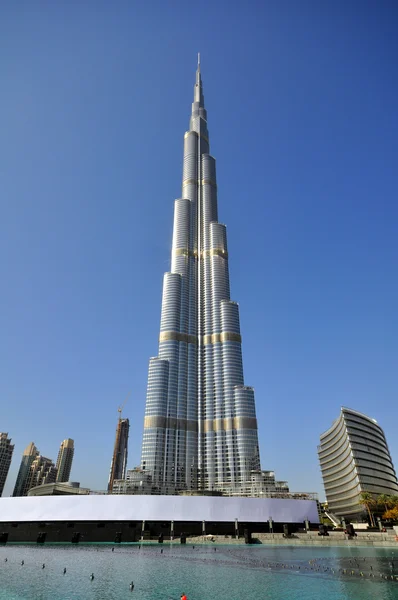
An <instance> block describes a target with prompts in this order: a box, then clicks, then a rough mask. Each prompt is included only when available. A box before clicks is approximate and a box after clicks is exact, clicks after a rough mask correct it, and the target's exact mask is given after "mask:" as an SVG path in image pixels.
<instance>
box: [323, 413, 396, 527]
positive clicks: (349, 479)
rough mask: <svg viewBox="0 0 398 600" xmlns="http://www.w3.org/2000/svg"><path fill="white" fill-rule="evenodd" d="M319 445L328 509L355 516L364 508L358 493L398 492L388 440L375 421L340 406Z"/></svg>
mask: <svg viewBox="0 0 398 600" xmlns="http://www.w3.org/2000/svg"><path fill="white" fill-rule="evenodd" d="M320 441H321V443H320V445H319V446H318V455H319V462H320V465H321V471H322V478H323V484H324V487H325V493H326V500H327V503H328V512H329V513H331V514H332V515H333V514H334V515H337V516H339V517H346V518H357V517H358V516H359V515H360V514H362V513H363V512H364V507H363V506H362V505H361V504H360V494H361V493H362V492H369V493H371V494H372V495H373V496H374V497H377V496H378V495H380V494H391V495H393V494H398V482H397V476H396V473H395V470H394V465H393V463H392V460H391V455H390V451H389V449H388V445H387V440H386V437H385V435H384V432H383V430H382V428H381V427H380V425H378V423H377V421H375V420H374V419H371V418H370V417H367V416H366V415H364V414H362V413H360V412H357V411H355V410H351V409H350V408H344V407H343V408H342V409H341V413H340V416H339V418H338V419H337V420H336V421H335V422H334V423H333V425H332V427H331V428H330V429H328V430H327V431H325V433H323V434H322V435H321V440H320Z"/></svg>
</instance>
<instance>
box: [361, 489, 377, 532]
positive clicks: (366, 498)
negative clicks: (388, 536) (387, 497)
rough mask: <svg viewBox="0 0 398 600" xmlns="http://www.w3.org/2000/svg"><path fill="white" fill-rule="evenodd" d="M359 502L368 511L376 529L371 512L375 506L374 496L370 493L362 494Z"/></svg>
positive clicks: (372, 525)
mask: <svg viewBox="0 0 398 600" xmlns="http://www.w3.org/2000/svg"><path fill="white" fill-rule="evenodd" d="M359 501H360V503H361V504H362V505H363V506H365V507H366V510H367V511H368V515H369V520H370V525H371V527H375V522H374V519H373V515H372V513H371V510H370V507H371V506H374V499H373V496H372V494H370V493H369V492H362V493H361V495H360V496H359Z"/></svg>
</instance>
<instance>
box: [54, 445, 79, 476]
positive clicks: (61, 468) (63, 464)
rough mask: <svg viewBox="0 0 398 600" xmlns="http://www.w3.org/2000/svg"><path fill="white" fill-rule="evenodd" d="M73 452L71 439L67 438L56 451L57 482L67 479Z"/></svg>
mask: <svg viewBox="0 0 398 600" xmlns="http://www.w3.org/2000/svg"><path fill="white" fill-rule="evenodd" d="M74 452H75V448H74V442H73V440H71V439H69V438H68V439H67V440H64V441H63V442H62V444H61V446H60V449H59V452H58V458H57V465H56V466H57V482H58V483H63V482H66V481H69V478H70V471H71V468H72V461H73V455H74Z"/></svg>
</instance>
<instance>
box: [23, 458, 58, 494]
mask: <svg viewBox="0 0 398 600" xmlns="http://www.w3.org/2000/svg"><path fill="white" fill-rule="evenodd" d="M56 480H57V468H56V466H55V464H54V462H53V461H52V460H51V458H46V457H45V456H42V455H41V454H39V455H38V456H36V458H35V459H34V460H33V461H32V464H31V465H30V469H29V477H28V481H27V485H26V488H27V489H26V495H27V493H28V491H29V490H30V489H31V488H33V487H36V486H38V485H43V484H45V483H55V482H56Z"/></svg>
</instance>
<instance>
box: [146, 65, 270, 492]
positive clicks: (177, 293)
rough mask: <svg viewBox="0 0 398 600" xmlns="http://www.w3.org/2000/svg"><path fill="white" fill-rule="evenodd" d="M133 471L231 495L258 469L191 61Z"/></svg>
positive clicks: (174, 486)
mask: <svg viewBox="0 0 398 600" xmlns="http://www.w3.org/2000/svg"><path fill="white" fill-rule="evenodd" d="M141 468H142V470H143V471H146V472H148V473H149V474H150V475H151V477H152V482H153V484H154V485H155V486H156V487H157V488H158V489H159V490H160V491H161V493H166V494H167V493H173V492H175V491H181V490H196V489H201V490H221V491H223V490H229V491H237V492H238V491H239V490H240V489H241V488H242V487H247V485H248V484H250V482H251V475H252V472H253V471H255V472H258V471H259V470H260V455H259V446H258V437H257V419H256V411H255V403H254V391H253V388H251V387H247V386H245V385H244V378H243V366H242V348H241V334H240V324H239V306H238V304H237V303H236V302H234V301H232V300H231V297H230V286H229V267H228V247H227V231H226V227H225V225H222V224H221V223H220V222H219V221H218V208H217V182H216V161H215V159H214V158H213V156H211V155H210V146H209V133H208V129H207V113H206V109H205V104H204V96H203V88H202V79H201V71H200V63H198V68H197V71H196V83H195V87H194V101H193V104H192V113H191V119H190V126H189V130H188V131H187V132H186V133H185V136H184V160H183V176H182V195H181V198H180V199H178V200H176V201H175V205H174V229H173V242H172V251H171V270H170V272H169V273H166V274H165V275H164V280H163V298H162V310H161V323H160V335H159V351H158V355H157V356H156V357H154V358H151V359H150V362H149V374H148V387H147V397H146V410H145V421H144V435H143V444H142V454H141Z"/></svg>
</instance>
